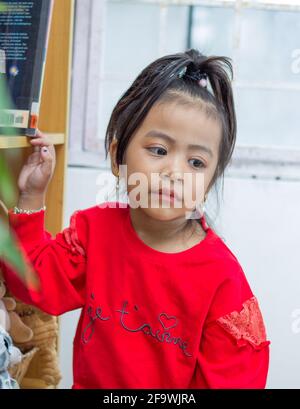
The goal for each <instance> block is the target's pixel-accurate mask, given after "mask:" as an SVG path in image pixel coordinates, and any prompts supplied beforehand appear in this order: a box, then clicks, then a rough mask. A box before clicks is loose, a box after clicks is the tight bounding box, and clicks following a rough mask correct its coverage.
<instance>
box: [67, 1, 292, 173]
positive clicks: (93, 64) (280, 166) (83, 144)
mask: <svg viewBox="0 0 300 409" xmlns="http://www.w3.org/2000/svg"><path fill="white" fill-rule="evenodd" d="M120 2H124V0H103V1H99V0H84V1H80V0H79V1H77V2H76V13H75V27H74V52H73V70H72V93H71V113H70V138H69V162H68V163H69V166H81V167H89V168H93V167H95V168H99V169H107V168H108V167H109V166H110V165H109V156H108V161H106V160H105V152H104V136H103V139H96V138H95V137H94V135H97V132H98V126H97V117H98V107H99V103H100V83H101V81H102V80H103V78H104V76H103V64H102V63H103V49H104V44H105V24H106V21H105V8H106V6H107V3H120ZM130 3H131V4H134V3H137V4H142V3H144V4H158V5H160V6H161V7H160V27H161V30H160V40H161V43H160V44H159V45H158V53H159V54H160V55H162V54H163V53H164V44H165V37H164V34H165V32H164V27H165V26H166V24H165V22H166V19H167V8H168V7H169V6H172V5H178V6H191V7H193V6H207V7H222V8H224V7H230V8H234V9H235V10H236V15H237V18H239V10H240V9H241V8H250V9H263V10H280V11H286V10H288V11H293V10H294V11H298V12H300V1H299V5H296V4H292V3H293V2H287V1H285V2H281V3H279V2H278V1H277V2H276V4H275V3H274V1H273V3H272V1H267V2H266V1H259V2H257V1H253V0H249V1H246V0H237V1H234V0H222V1H219V0H210V1H206V0H132V1H130ZM288 3H290V4H288ZM99 22H100V23H99ZM236 27H238V24H236ZM237 30H238V28H237ZM238 34H239V33H235V35H238ZM189 37H190V36H189ZM99 44H100V47H99ZM187 46H189V45H187ZM99 48H100V50H99ZM299 53H300V50H299ZM95 83H96V84H98V85H99V86H97V87H95ZM233 86H234V87H236V88H252V89H259V88H264V89H292V90H295V91H300V84H299V85H298V84H290V83H277V84H274V83H272V84H271V83H267V82H263V81H262V82H257V83H251V84H250V83H246V82H235V81H233ZM82 95H84V97H83V98H82ZM227 175H228V176H233V177H239V176H240V177H248V178H253V177H254V178H271V179H275V180H280V179H283V180H285V179H287V180H300V149H298V148H285V147H279V146H278V147H277V146H273V147H269V146H257V145H242V144H238V143H237V144H236V146H235V149H234V153H233V156H232V160H231V164H230V166H229V167H228V169H227Z"/></svg>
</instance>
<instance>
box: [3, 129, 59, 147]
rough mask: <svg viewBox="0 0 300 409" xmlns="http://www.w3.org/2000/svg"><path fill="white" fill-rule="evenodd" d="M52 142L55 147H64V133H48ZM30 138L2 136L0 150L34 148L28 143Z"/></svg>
mask: <svg viewBox="0 0 300 409" xmlns="http://www.w3.org/2000/svg"><path fill="white" fill-rule="evenodd" d="M45 135H47V136H48V137H49V138H50V139H51V140H52V141H53V145H62V144H64V142H65V135H64V134H63V133H46V132H45ZM29 138H30V137H28V136H13V135H11V136H8V135H0V149H13V148H27V147H30V146H32V145H31V143H30V142H29V141H28V139H29Z"/></svg>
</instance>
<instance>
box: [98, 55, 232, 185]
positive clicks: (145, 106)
mask: <svg viewBox="0 0 300 409" xmlns="http://www.w3.org/2000/svg"><path fill="white" fill-rule="evenodd" d="M182 70H183V72H184V74H183V75H182V76H181V77H179V76H178V74H179V73H180V72H182ZM228 71H229V74H230V76H229V74H228ZM199 73H205V74H206V76H207V79H208V83H209V84H210V87H211V91H210V90H209V89H208V88H207V87H202V86H199V84H198V82H197V80H196V79H197V78H200V76H199ZM232 79H233V69H232V64H231V60H230V58H228V57H224V56H205V55H203V54H202V53H201V52H200V51H198V50H196V49H189V50H187V51H185V52H183V53H177V54H170V55H166V56H163V57H161V58H158V59H157V60H155V61H153V62H152V63H151V64H149V65H148V66H146V67H145V68H144V69H143V70H142V71H141V73H140V74H139V75H138V76H137V78H136V79H135V80H134V81H133V83H132V84H131V86H130V87H129V88H128V89H127V91H126V92H125V93H124V94H123V95H122V96H121V98H120V99H119V101H118V102H117V104H116V105H115V107H114V109H113V111H112V114H111V117H110V120H109V123H108V126H107V130H106V135H105V151H106V158H107V155H108V152H109V147H110V144H111V142H112V140H113V138H114V137H115V138H116V139H117V141H118V144H117V152H116V162H117V165H118V166H119V165H121V164H122V163H123V158H124V154H125V150H126V148H127V146H128V144H129V142H130V139H131V137H132V136H133V135H134V134H135V132H136V131H137V130H138V128H139V127H140V126H141V124H142V122H143V120H144V118H145V117H146V115H147V114H148V112H149V111H150V109H151V107H152V106H153V105H154V104H155V103H158V102H173V101H177V102H179V103H181V104H193V105H194V106H195V104H197V103H198V104H199V103H201V104H202V109H204V110H205V112H206V114H207V115H208V116H213V117H215V118H216V119H218V120H219V121H220V123H221V125H222V138H221V142H220V146H219V155H218V164H217V167H216V171H215V174H214V176H213V178H212V180H211V182H210V185H209V189H210V188H211V187H212V186H213V185H214V183H215V182H216V180H217V179H218V178H220V177H221V176H223V179H224V171H225V168H226V166H227V165H228V163H229V162H230V159H231V156H232V153H233V149H234V145H235V141H236V115H235V107H234V100H233V91H232V87H231V80H232ZM222 182H224V181H223V180H222Z"/></svg>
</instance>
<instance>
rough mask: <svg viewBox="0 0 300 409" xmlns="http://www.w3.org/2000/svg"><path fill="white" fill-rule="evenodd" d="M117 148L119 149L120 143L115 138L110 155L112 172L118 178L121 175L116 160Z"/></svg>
mask: <svg viewBox="0 0 300 409" xmlns="http://www.w3.org/2000/svg"><path fill="white" fill-rule="evenodd" d="M117 147H118V141H117V139H116V138H113V140H112V141H111V144H110V146H109V154H110V163H111V171H112V173H113V174H114V176H118V174H119V169H118V164H117V160H116V157H117Z"/></svg>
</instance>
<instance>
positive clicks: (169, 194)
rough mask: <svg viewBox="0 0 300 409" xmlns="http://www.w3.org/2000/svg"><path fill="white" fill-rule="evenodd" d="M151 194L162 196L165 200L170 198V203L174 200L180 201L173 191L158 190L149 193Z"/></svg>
mask: <svg viewBox="0 0 300 409" xmlns="http://www.w3.org/2000/svg"><path fill="white" fill-rule="evenodd" d="M151 193H152V194H155V195H159V196H163V197H167V198H170V199H171V200H172V201H173V200H175V198H176V199H177V200H179V201H180V200H181V199H180V198H179V197H178V195H177V194H176V193H175V192H174V191H172V190H171V191H170V190H162V189H160V190H159V191H151Z"/></svg>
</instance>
